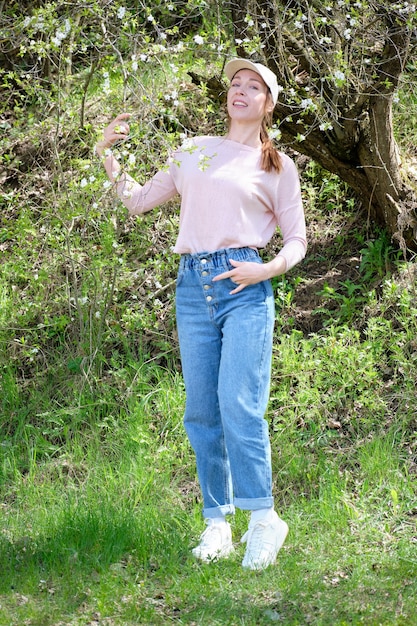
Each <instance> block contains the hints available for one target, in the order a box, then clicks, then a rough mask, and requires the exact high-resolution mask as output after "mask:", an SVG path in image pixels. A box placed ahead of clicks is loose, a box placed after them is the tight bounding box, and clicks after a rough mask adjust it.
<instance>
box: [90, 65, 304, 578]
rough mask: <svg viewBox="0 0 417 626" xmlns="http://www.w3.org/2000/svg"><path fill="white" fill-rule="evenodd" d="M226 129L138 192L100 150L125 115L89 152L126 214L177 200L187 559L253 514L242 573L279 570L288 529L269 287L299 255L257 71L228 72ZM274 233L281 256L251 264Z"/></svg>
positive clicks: (121, 133)
mask: <svg viewBox="0 0 417 626" xmlns="http://www.w3.org/2000/svg"><path fill="white" fill-rule="evenodd" d="M225 73H226V76H227V77H228V78H229V79H230V86H229V89H228V94H227V111H228V115H229V129H228V133H227V135H226V136H224V137H196V138H194V139H193V140H190V141H188V142H187V144H186V145H184V146H182V147H180V148H179V149H178V150H177V151H176V152H175V153H174V155H173V157H172V159H170V161H169V164H168V167H167V168H166V169H164V170H162V171H160V172H158V173H157V174H156V175H155V176H154V177H153V178H152V179H151V180H149V181H148V182H147V183H146V184H144V185H143V186H142V185H140V184H139V183H137V182H136V181H134V180H133V179H132V178H131V177H130V176H129V175H127V174H125V173H123V172H121V168H120V165H119V163H118V162H117V160H116V159H115V157H114V156H113V155H112V154H111V152H110V150H109V148H110V147H111V146H112V145H113V144H114V143H115V142H116V141H120V140H121V139H124V138H126V136H127V135H128V133H129V127H128V125H127V119H128V118H129V115H128V114H127V113H122V114H121V115H118V116H117V117H116V118H115V119H114V120H113V122H111V123H110V125H109V126H108V127H107V128H106V129H105V130H104V134H103V140H102V141H100V142H99V143H98V144H97V146H96V149H97V152H98V154H99V155H100V156H104V166H105V168H106V171H107V174H108V176H109V178H110V180H111V181H112V182H114V183H115V186H116V189H117V192H118V194H119V196H120V198H121V199H122V201H123V202H124V204H125V205H126V207H127V208H128V210H129V212H130V214H132V215H133V214H140V213H143V212H145V211H148V210H150V209H152V208H154V207H156V206H158V205H160V204H162V203H163V202H165V201H167V200H169V199H170V198H172V197H173V196H174V195H176V194H180V195H181V211H180V227H179V233H178V238H177V241H176V245H175V247H174V252H176V253H178V254H180V255H181V256H180V262H179V271H178V279H177V293H176V314H177V325H178V335H179V342H180V352H181V362H182V369H183V375H184V381H185V388H186V408H185V415H184V425H185V429H186V432H187V435H188V437H189V440H190V442H191V445H192V447H193V449H194V451H195V454H196V462H197V471H198V477H199V482H200V486H201V490H202V495H203V503H204V508H203V514H204V517H205V519H206V524H207V527H206V529H205V531H204V532H203V534H202V536H201V539H200V543H199V545H198V546H197V547H196V548H194V549H193V554H194V555H195V557H197V558H199V559H201V560H203V561H211V560H213V559H215V558H219V557H225V556H227V555H229V554H230V553H231V552H232V551H233V549H234V548H233V543H232V533H231V527H230V524H229V522H228V521H226V515H228V514H233V513H234V511H235V507H239V508H241V509H245V510H248V511H250V512H251V517H250V522H249V528H248V531H247V532H246V533H245V535H244V536H243V538H242V542H246V544H247V545H246V552H245V556H244V559H243V563H242V565H243V567H245V568H249V569H254V570H259V569H264V568H265V567H267V566H268V565H270V564H271V563H273V562H274V561H275V559H276V556H277V553H278V551H279V549H280V548H281V546H282V544H283V542H284V541H285V538H286V535H287V532H288V526H287V524H286V523H285V522H284V521H283V520H281V519H280V518H279V517H278V515H277V513H276V512H275V510H274V508H273V505H274V501H273V496H272V472H271V453H270V442H269V436H268V425H267V422H266V420H265V417H264V415H265V411H266V407H267V402H268V395H269V383H270V370H271V356H272V338H273V325H274V317H275V312H274V296H273V292H272V288H271V283H270V279H271V278H272V277H274V276H278V275H280V274H283V273H284V272H286V271H288V270H289V269H290V268H291V267H293V266H294V265H295V264H296V263H298V262H299V261H301V260H302V259H303V257H304V256H305V251H306V232H305V220H304V213H303V208H302V203H301V193H300V183H299V177H298V173H297V170H296V168H295V165H294V163H293V162H292V160H291V159H290V158H289V157H288V156H286V155H285V154H283V153H280V152H278V151H277V150H276V149H275V148H274V147H273V145H272V142H271V141H270V139H269V137H268V133H267V126H266V120H267V119H271V116H272V111H273V109H274V106H275V104H276V101H277V97H278V84H277V79H276V76H275V74H273V72H271V71H270V70H269V69H268V68H267V67H265V66H264V65H262V64H260V63H253V62H251V61H248V60H245V59H234V60H232V61H229V63H227V64H226V67H225ZM277 226H279V227H280V229H281V233H282V237H283V247H282V249H281V250H280V252H279V254H278V255H277V256H276V257H275V258H273V259H272V260H270V261H269V262H267V263H263V262H262V261H261V259H260V257H259V254H258V249H259V248H263V247H264V246H265V245H266V244H267V243H268V241H269V240H270V239H271V237H272V236H273V234H274V232H275V230H276V227H277Z"/></svg>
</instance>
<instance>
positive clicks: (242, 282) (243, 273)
mask: <svg viewBox="0 0 417 626" xmlns="http://www.w3.org/2000/svg"><path fill="white" fill-rule="evenodd" d="M230 263H231V265H233V268H234V269H232V270H229V271H228V272H223V274H219V275H218V276H215V277H214V278H213V282H215V281H217V280H224V279H225V278H230V279H231V280H232V281H233V282H234V283H236V284H237V287H236V289H233V291H231V292H230V294H231V295H233V294H235V293H239V291H242V289H244V288H245V287H247V286H248V285H255V284H256V283H260V282H262V281H263V280H267V279H268V278H270V275H269V273H268V268H267V266H266V264H263V263H262V264H261V263H253V262H252V261H235V260H234V259H230Z"/></svg>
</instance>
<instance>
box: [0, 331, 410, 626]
mask: <svg viewBox="0 0 417 626" xmlns="http://www.w3.org/2000/svg"><path fill="white" fill-rule="evenodd" d="M300 341H301V340H299V341H298V343H300ZM329 341H330V345H332V355H333V357H334V353H335V351H336V352H337V350H338V349H339V351H340V354H342V355H343V352H344V346H343V341H341V340H340V339H339V340H338V341H339V343H338V341H335V340H334V338H330V339H329ZM304 343H305V345H304V350H305V351H308V350H309V349H314V342H313V341H312V339H306V340H304ZM322 343H323V344H325V342H324V341H322ZM290 344H291V342H290ZM375 356H376V357H378V355H377V354H376V355H375ZM352 358H353V356H352ZM288 366H289V365H288ZM340 369H341V368H340ZM338 373H339V375H340V374H341V371H335V376H336V375H337V374H338ZM121 375H122V372H121V371H119V376H121ZM309 375H310V376H311V373H310V374H309ZM124 376H125V377H126V380H125V382H126V383H128V384H127V387H128V389H129V392H128V393H127V394H126V396H127V397H126V400H125V403H124V407H123V405H122V406H121V407H119V413H118V414H116V412H115V408H114V405H113V404H112V403H110V404H109V408H108V411H107V416H104V415H102V419H101V420H96V422H95V423H94V424H92V423H90V424H89V425H87V424H84V425H83V427H82V428H81V427H79V428H78V429H74V430H73V431H72V433H71V436H69V437H68V439H67V441H66V443H65V445H62V447H61V449H60V450H58V451H54V453H53V454H49V455H48V454H47V453H46V452H45V450H44V451H43V454H42V455H41V458H38V449H37V447H38V445H39V447H40V449H41V447H42V446H40V444H39V443H38V441H37V440H36V438H35V436H34V438H33V439H32V440H29V439H27V440H25V441H17V440H15V441H13V442H12V443H11V444H10V445H8V446H7V445H3V447H2V468H3V480H2V484H1V494H2V507H1V509H0V520H1V523H0V528H1V535H0V544H1V550H0V571H1V572H2V576H1V581H0V604H1V609H2V610H1V614H0V624H2V625H3V624H4V625H5V626H6V625H7V626H9V625H10V626H11V625H14V624H16V625H19V626H20V625H21V624H39V625H42V626H49V625H51V626H57V625H58V624H65V625H67V626H70V625H87V624H93V623H95V622H97V623H104V624H112V625H113V624H114V625H120V626H122V625H125V626H127V625H133V624H149V625H151V624H154V625H158V624H167V623H178V624H202V625H203V624H207V625H215V624H219V625H222V624H232V625H237V624H245V625H254V626H255V625H257V624H271V623H284V624H288V625H296V624H300V625H301V624H303V625H304V624H316V625H327V624H328V625H335V624H337V625H343V624H366V625H369V624H372V625H373V624H375V625H377V624H384V625H386V626H388V625H390V626H391V625H397V624H398V625H400V624H403V625H405V624H410V625H412V624H414V623H415V603H416V599H417V597H416V588H415V584H414V581H415V577H416V574H417V559H416V558H415V554H416V552H415V546H416V544H415V541H416V511H417V497H416V489H415V487H416V485H415V476H414V475H413V471H414V470H413V468H415V466H414V465H413V464H412V462H411V460H412V457H411V453H412V450H413V449H414V450H415V444H414V443H413V441H412V439H411V438H410V432H409V423H408V422H407V421H406V420H405V421H404V422H403V423H393V424H392V425H391V426H388V425H386V424H384V423H383V422H381V421H380V420H379V417H378V415H374V416H373V417H372V415H371V414H368V415H367V420H368V426H369V425H370V424H371V422H372V424H373V429H372V428H369V427H368V428H367V429H366V432H365V433H364V434H362V435H361V431H360V428H359V427H356V428H355V429H354V431H352V432H349V431H347V432H345V431H344V429H343V428H337V429H330V433H329V432H326V428H327V427H326V425H325V424H323V423H322V422H321V421H320V420H316V424H315V427H314V428H313V426H312V423H309V424H297V420H293V422H292V423H291V422H290V420H289V417H288V416H287V422H286V423H285V425H284V426H282V427H281V428H278V427H277V428H276V429H275V430H274V431H272V432H271V437H272V443H273V452H274V475H275V494H276V498H277V508H278V509H279V510H280V511H281V513H282V515H283V516H284V517H285V519H286V520H287V521H288V523H289V525H290V534H289V537H288V540H287V542H286V544H285V546H284V548H283V549H282V551H281V553H280V555H279V559H278V563H277V565H276V566H275V567H272V568H269V569H268V570H267V571H265V572H260V573H254V572H247V571H244V570H242V568H241V566H240V562H241V559H242V557H243V546H239V538H240V536H241V535H242V534H243V532H244V531H245V528H246V523H247V515H246V514H244V513H243V512H238V514H237V515H236V519H235V521H234V526H233V528H234V538H235V541H236V547H237V550H236V554H235V555H234V556H233V557H232V558H230V559H228V560H226V561H222V562H219V563H214V564H211V565H206V564H199V563H198V562H196V561H195V560H194V559H193V558H192V557H191V554H190V550H191V547H192V545H193V543H194V542H195V541H196V540H197V538H198V535H199V533H200V532H201V530H202V527H203V523H202V520H201V517H200V503H199V501H198V500H199V495H198V489H197V487H196V481H195V476H194V460H193V456H192V453H191V451H190V449H189V446H188V444H187V442H186V439H185V435H184V433H183V429H182V424H181V418H182V417H181V416H182V408H183V402H184V393H183V389H182V384H181V382H180V378H179V377H178V375H177V374H175V373H172V372H170V371H168V370H162V369H161V368H159V367H155V366H154V365H153V364H152V363H148V364H144V365H142V366H139V367H137V368H136V370H135V373H134V374H133V371H132V372H131V373H130V377H129V375H128V371H124ZM368 383H369V381H368ZM363 384H364V385H366V381H365V383H363ZM106 391H108V389H107V390H106V387H104V392H106ZM304 393H305V392H303V394H304ZM300 413H302V411H300ZM311 419H313V418H311ZM364 419H365V417H364ZM271 423H272V422H271ZM330 435H331V436H330ZM39 436H40V435H39ZM40 441H41V439H40ZM413 446H414V448H413Z"/></svg>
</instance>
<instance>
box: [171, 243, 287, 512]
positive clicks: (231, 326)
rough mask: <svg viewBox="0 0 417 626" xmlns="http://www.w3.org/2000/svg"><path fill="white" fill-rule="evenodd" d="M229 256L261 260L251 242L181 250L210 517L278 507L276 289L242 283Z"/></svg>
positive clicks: (194, 412) (182, 318)
mask: <svg viewBox="0 0 417 626" xmlns="http://www.w3.org/2000/svg"><path fill="white" fill-rule="evenodd" d="M230 259H235V260H236V261H250V262H255V263H262V261H261V259H260V257H259V255H258V252H257V251H256V250H252V249H251V248H238V249H225V250H219V251H217V252H215V253H201V254H186V255H182V256H181V261H180V266H179V271H178V280H177V299H176V310H177V326H178V334H179V341H180V351H181V361H182V368H183V376H184V382H185V390H186V407H185V416H184V425H185V429H186V432H187V435H188V437H189V440H190V443H191V446H192V448H193V449H194V452H195V455H196V462H197V473H198V478H199V482H200V487H201V491H202V495H203V504H204V510H203V515H204V517H206V518H212V517H218V516H221V515H226V514H228V513H233V512H234V510H235V507H238V508H241V509H246V510H256V509H260V508H266V507H272V506H273V497H272V476H271V449H270V442H269V434H268V424H267V422H266V420H265V417H264V416H265V411H266V407H267V403H268V396H269V386H270V374H271V357H272V337H273V327H274V319H275V310H274V297H273V291H272V287H271V284H270V282H269V281H264V282H260V283H257V284H255V285H249V286H248V287H245V288H244V289H243V290H242V291H241V292H239V293H237V294H235V295H230V291H231V290H232V289H235V288H236V284H235V283H233V281H232V280H231V279H224V280H220V281H218V282H212V279H213V277H214V276H216V275H218V274H221V273H222V272H225V271H228V270H231V269H233V266H232V265H231V264H230V262H229V261H230Z"/></svg>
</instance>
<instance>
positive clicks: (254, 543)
mask: <svg viewBox="0 0 417 626" xmlns="http://www.w3.org/2000/svg"><path fill="white" fill-rule="evenodd" d="M268 526H269V523H268V522H262V521H260V522H256V524H254V526H253V527H252V528H249V529H248V530H247V531H246V532H245V534H244V535H243V537H242V539H241V542H242V543H245V542H247V544H248V547H249V550H250V551H251V552H260V551H261V549H262V545H263V543H264V541H263V540H262V539H263V531H264V529H265V528H267V527H268Z"/></svg>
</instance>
